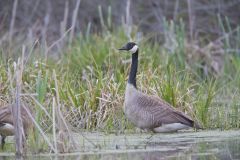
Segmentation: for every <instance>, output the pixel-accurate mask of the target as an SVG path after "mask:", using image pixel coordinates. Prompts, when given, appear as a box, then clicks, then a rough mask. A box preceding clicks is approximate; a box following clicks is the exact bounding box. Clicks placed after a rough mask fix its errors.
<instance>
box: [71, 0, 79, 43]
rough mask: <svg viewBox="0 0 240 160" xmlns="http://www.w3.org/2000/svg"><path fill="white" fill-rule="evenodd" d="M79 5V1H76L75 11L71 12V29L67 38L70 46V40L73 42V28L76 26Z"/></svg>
mask: <svg viewBox="0 0 240 160" xmlns="http://www.w3.org/2000/svg"><path fill="white" fill-rule="evenodd" d="M80 3H81V0H77V4H76V7H75V9H74V11H73V16H72V26H71V28H72V29H71V32H70V36H69V43H70V44H71V43H72V40H73V34H74V29H75V26H76V21H77V14H78V9H79V5H80Z"/></svg>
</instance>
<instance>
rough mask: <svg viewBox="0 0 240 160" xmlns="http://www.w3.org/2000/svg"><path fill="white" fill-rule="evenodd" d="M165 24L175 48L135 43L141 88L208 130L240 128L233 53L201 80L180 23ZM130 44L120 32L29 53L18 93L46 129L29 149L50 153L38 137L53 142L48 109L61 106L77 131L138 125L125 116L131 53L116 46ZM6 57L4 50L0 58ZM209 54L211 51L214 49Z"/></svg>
mask: <svg viewBox="0 0 240 160" xmlns="http://www.w3.org/2000/svg"><path fill="white" fill-rule="evenodd" d="M109 10H110V9H109ZM109 12H111V10H110V11H109ZM166 26H168V28H170V29H169V30H168V32H171V35H172V37H170V39H171V40H174V43H176V45H175V46H174V48H171V47H170V48H169V46H168V47H166V45H168V44H165V46H159V44H157V43H149V42H146V41H145V42H144V41H143V42H141V43H139V44H140V55H139V70H138V75H137V85H138V88H139V89H140V90H141V91H143V92H145V93H148V94H152V95H155V96H160V97H162V98H163V99H164V100H166V101H167V102H168V103H170V104H172V105H173V106H174V107H176V108H178V109H180V110H182V111H183V112H185V113H186V114H188V115H189V116H191V117H193V118H194V119H195V120H197V121H198V122H199V123H200V124H202V125H203V127H204V128H206V129H210V128H211V129H212V128H222V129H230V128H239V124H240V122H239V121H240V119H239V116H240V109H239V104H240V102H239V96H240V95H239V85H240V67H239V65H240V58H239V57H238V55H237V54H230V53H228V52H225V54H224V61H223V63H224V64H223V66H224V68H223V71H222V72H219V73H214V71H212V70H210V69H209V70H208V72H207V73H208V74H206V75H204V73H205V72H203V70H202V68H203V64H202V61H201V59H200V58H199V59H194V58H195V57H194V58H192V59H189V54H191V53H189V52H187V49H186V43H187V40H186V35H185V33H184V25H183V24H181V25H180V26H175V24H171V23H169V24H166ZM87 32H89V31H87ZM127 41H128V40H127V37H126V36H125V33H124V31H123V29H119V30H117V31H113V32H104V33H103V34H100V35H96V34H89V33H87V34H86V36H83V35H82V34H80V35H79V36H78V37H77V38H76V39H75V40H74V41H73V43H72V44H71V45H70V46H69V47H68V48H66V49H65V50H64V54H63V55H61V57H60V58H59V59H57V60H56V59H51V58H48V59H45V58H41V56H37V55H39V54H42V53H41V52H40V51H41V50H40V49H36V50H34V51H33V53H32V55H31V56H30V58H29V59H28V61H26V62H25V66H24V68H25V70H24V72H23V77H22V79H23V86H22V88H23V93H24V94H26V95H27V96H24V100H25V101H27V102H28V103H29V104H31V106H32V107H33V109H34V111H35V120H36V122H37V123H38V124H39V127H41V129H42V131H43V132H42V133H41V134H40V132H39V130H35V131H34V133H33V134H32V135H31V136H30V138H29V140H28V141H29V143H28V144H29V146H34V147H31V151H32V152H41V151H47V150H48V149H49V148H48V144H47V143H46V141H44V140H43V139H42V138H41V137H42V135H43V134H45V135H48V137H50V139H51V138H52V136H51V134H52V133H54V132H53V130H55V131H56V134H57V132H58V131H59V128H58V125H57V124H55V123H56V122H55V120H54V121H53V119H52V115H54V117H55V116H57V114H55V113H53V111H54V110H53V106H55V107H59V106H61V112H62V113H63V116H64V117H65V119H66V121H67V124H68V125H69V127H70V128H71V129H72V130H74V131H77V132H81V131H102V132H105V133H112V132H114V133H119V132H122V131H124V130H128V131H130V132H132V131H133V132H135V127H134V126H133V125H132V124H131V123H130V122H128V121H127V120H125V117H124V114H123V111H122V107H123V101H124V91H125V85H126V81H127V76H128V73H129V69H130V63H131V55H130V54H127V53H119V51H118V50H117V48H119V47H121V46H122V45H123V44H124V43H126V42H127ZM229 45H231V44H229ZM228 47H230V46H228ZM225 51H226V48H225ZM4 54H5V53H4V52H1V56H2V55H4ZM193 54H195V53H193ZM206 54H211V51H209V52H207V53H206ZM42 55H44V54H42ZM2 57H3V58H2V60H1V61H0V75H1V77H0V84H1V86H0V91H1V97H0V98H1V99H0V100H1V101H0V102H1V104H7V103H8V102H9V100H10V98H11V96H9V93H10V91H11V85H9V84H10V82H11V74H9V73H10V72H11V71H12V65H13V61H14V59H4V56H2ZM43 57H44V56H43ZM189 60H190V62H189ZM210 60H211V59H210ZM209 64H211V63H209ZM209 66H210V67H211V65H208V66H205V67H209ZM210 67H209V68H210ZM55 73H56V76H55V77H53V75H55ZM56 82H57V83H56ZM56 85H57V86H56ZM28 94H29V96H28ZM56 100H58V102H56ZM40 106H42V107H40ZM43 108H44V109H45V111H44V110H43ZM57 137H58V136H57V135H54V139H55V140H54V141H55V142H52V140H51V142H50V143H53V144H55V146H56V141H58V139H57Z"/></svg>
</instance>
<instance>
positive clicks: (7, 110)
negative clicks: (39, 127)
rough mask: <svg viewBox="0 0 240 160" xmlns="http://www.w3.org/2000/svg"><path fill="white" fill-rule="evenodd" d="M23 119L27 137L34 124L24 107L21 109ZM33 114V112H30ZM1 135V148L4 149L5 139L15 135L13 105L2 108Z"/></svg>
mask: <svg viewBox="0 0 240 160" xmlns="http://www.w3.org/2000/svg"><path fill="white" fill-rule="evenodd" d="M21 108H22V109H21V117H22V123H23V130H24V134H25V136H26V137H27V133H28V131H29V130H30V129H32V127H33V124H32V120H31V119H30V117H29V116H28V114H27V112H26V110H25V109H23V107H21ZM29 111H30V113H31V110H29ZM0 135H1V146H2V149H3V148H4V144H5V138H6V137H7V136H13V135H14V125H13V117H12V105H6V106H4V107H0Z"/></svg>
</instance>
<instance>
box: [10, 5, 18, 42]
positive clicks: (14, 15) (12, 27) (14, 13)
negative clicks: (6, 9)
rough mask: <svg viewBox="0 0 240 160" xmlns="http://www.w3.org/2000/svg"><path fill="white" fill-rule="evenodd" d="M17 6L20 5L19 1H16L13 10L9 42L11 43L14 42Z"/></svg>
mask: <svg viewBox="0 0 240 160" xmlns="http://www.w3.org/2000/svg"><path fill="white" fill-rule="evenodd" d="M17 5H18V0H14V3H13V10H12V19H11V23H10V29H9V42H10V43H11V42H12V35H13V29H14V24H15V17H16V11H17Z"/></svg>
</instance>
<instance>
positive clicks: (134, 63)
mask: <svg viewBox="0 0 240 160" xmlns="http://www.w3.org/2000/svg"><path fill="white" fill-rule="evenodd" d="M137 68H138V50H137V51H136V52H135V53H133V54H132V64H131V70H130V73H129V78H128V83H130V84H132V85H133V86H134V87H135V88H137V85H136V75H137Z"/></svg>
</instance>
